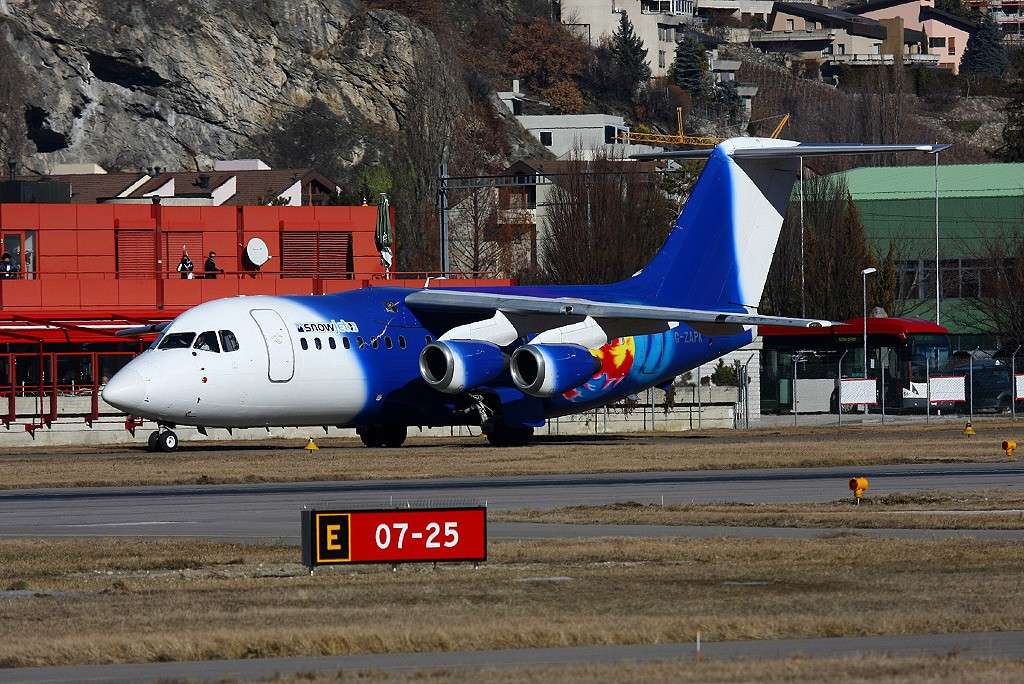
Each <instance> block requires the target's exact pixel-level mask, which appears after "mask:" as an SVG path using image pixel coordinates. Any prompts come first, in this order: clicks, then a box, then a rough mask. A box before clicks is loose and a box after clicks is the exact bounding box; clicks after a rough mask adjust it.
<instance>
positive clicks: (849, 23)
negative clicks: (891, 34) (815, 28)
mask: <svg viewBox="0 0 1024 684" xmlns="http://www.w3.org/2000/svg"><path fill="white" fill-rule="evenodd" d="M773 12H774V13H775V14H778V13H783V14H792V15H794V16H797V17H803V18H804V19H810V20H812V21H817V22H821V23H822V24H824V25H826V26H829V27H831V28H841V29H843V30H845V31H846V32H847V33H849V34H850V35H854V36H866V37H868V38H878V39H880V40H885V34H886V30H885V27H884V26H882V24H880V23H879V22H878V21H876V20H875V19H868V18H866V17H861V16H858V15H856V14H851V13H850V12H843V11H842V10H834V9H829V8H828V7H822V6H821V5H814V4H811V3H809V2H777V3H775V9H774V10H773Z"/></svg>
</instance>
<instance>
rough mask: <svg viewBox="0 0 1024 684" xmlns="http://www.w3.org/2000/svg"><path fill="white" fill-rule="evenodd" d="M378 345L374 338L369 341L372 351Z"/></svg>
mask: <svg viewBox="0 0 1024 684" xmlns="http://www.w3.org/2000/svg"><path fill="white" fill-rule="evenodd" d="M379 344H380V342H378V340H377V338H376V337H374V338H373V339H372V340H370V346H371V347H373V348H374V349H376V348H377V346H378V345H379Z"/></svg>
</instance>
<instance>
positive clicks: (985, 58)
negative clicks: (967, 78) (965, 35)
mask: <svg viewBox="0 0 1024 684" xmlns="http://www.w3.org/2000/svg"><path fill="white" fill-rule="evenodd" d="M1009 63H1010V58H1009V55H1007V54H1006V46H1005V45H1003V38H1002V34H1001V33H1000V31H999V25H998V24H996V22H995V21H993V20H992V17H991V16H990V15H988V14H986V15H985V17H984V18H982V20H981V23H980V24H979V25H978V30H976V31H975V32H974V33H972V34H971V37H970V39H969V40H968V41H967V50H966V52H964V58H963V59H962V60H961V61H960V72H961V73H963V74H968V75H976V76H995V77H996V78H1000V77H1002V75H1003V74H1004V73H1006V67H1007V65H1009Z"/></svg>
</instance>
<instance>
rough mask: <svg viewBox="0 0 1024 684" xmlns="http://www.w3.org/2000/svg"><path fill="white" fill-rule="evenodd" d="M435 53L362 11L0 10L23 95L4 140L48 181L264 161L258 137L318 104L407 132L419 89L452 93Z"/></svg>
mask: <svg viewBox="0 0 1024 684" xmlns="http://www.w3.org/2000/svg"><path fill="white" fill-rule="evenodd" d="M438 53H439V50H438V47H437V43H436V41H435V39H434V37H433V34H432V33H430V32H429V31H427V30H425V29H423V28H422V27H420V26H419V25H417V24H415V23H414V22H412V21H410V20H408V19H406V18H405V17H403V16H401V15H399V14H395V13H393V12H386V11H370V12H367V11H365V10H364V9H363V8H362V7H361V6H360V4H359V3H358V2H357V1H356V0H203V1H201V2H200V1H198V0H147V2H132V1H131V0H76V1H75V2H64V1H62V0H0V62H2V64H0V70H2V71H6V72H7V75H6V76H5V77H0V78H6V79H7V85H11V84H12V83H13V84H15V85H19V84H20V85H21V86H22V87H21V88H11V87H8V88H6V90H7V91H8V92H7V94H6V95H5V96H0V97H6V99H7V101H6V102H2V101H0V113H2V114H3V118H2V119H0V127H2V128H3V129H4V130H0V140H2V139H3V135H6V136H7V137H8V140H9V141H10V140H12V139H14V138H17V139H19V140H21V141H22V143H23V144H22V145H21V149H20V150H19V149H17V147H18V145H17V143H15V145H14V149H13V151H14V152H21V153H22V155H23V158H24V159H28V160H29V164H30V166H32V167H33V168H35V169H36V170H38V171H42V172H46V171H48V170H50V169H51V167H52V166H53V164H55V163H58V162H96V163H99V164H101V165H102V166H104V167H106V168H107V169H108V170H115V169H139V168H145V167H150V166H162V167H165V168H186V169H188V168H195V167H196V165H198V166H200V167H208V166H209V165H210V164H211V163H212V161H213V160H215V159H223V158H232V157H235V156H237V155H238V153H239V152H241V151H245V152H249V153H252V152H257V153H258V151H259V150H252V149H247V146H248V145H250V141H251V140H253V139H259V138H260V136H264V138H265V137H266V136H267V135H272V134H273V131H274V130H275V126H278V125H279V122H280V121H281V120H282V119H284V118H285V117H287V116H288V115H290V114H294V112H296V111H302V110H312V109H314V105H315V108H318V109H316V111H322V112H327V113H329V115H330V116H331V117H332V119H333V120H335V121H336V122H338V123H339V124H341V125H344V124H345V123H350V124H351V125H352V126H359V127H373V128H375V129H377V130H383V131H398V130H400V129H401V128H402V127H403V126H405V125H406V123H407V118H408V116H409V112H410V107H411V106H412V104H414V102H415V101H416V98H417V97H418V96H420V95H421V93H422V89H423V88H425V87H433V88H446V87H448V84H447V83H445V82H444V78H443V75H442V76H438V73H439V70H438V69H437V65H436V60H437V59H438ZM9 66H10V67H11V68H10V69H9V68H8V67H9ZM424 74H431V76H430V77H429V78H425V76H424ZM425 80H426V81H432V82H429V83H428V82H425ZM0 85H3V84H0ZM22 113H23V118H24V120H23V121H22V120H21V116H22ZM18 129H20V132H19V130H18ZM26 137H27V142H25V139H26ZM306 143H307V144H308V145H310V146H315V145H316V144H317V141H312V140H311V141H306ZM352 146H353V149H352V150H351V154H352V158H353V159H355V158H356V157H358V156H359V154H360V152H359V150H358V149H355V148H356V147H357V143H356V142H353V143H352ZM8 149H9V151H10V150H11V145H10V144H9V145H8Z"/></svg>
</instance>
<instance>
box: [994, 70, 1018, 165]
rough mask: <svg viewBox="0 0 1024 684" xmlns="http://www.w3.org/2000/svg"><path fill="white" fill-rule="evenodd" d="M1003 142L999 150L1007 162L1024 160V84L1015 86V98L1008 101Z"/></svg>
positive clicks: (1001, 156)
mask: <svg viewBox="0 0 1024 684" xmlns="http://www.w3.org/2000/svg"><path fill="white" fill-rule="evenodd" d="M1003 111H1005V112H1006V125H1005V126H1003V144H1002V146H1001V147H1000V148H999V150H998V154H999V158H1000V159H1002V160H1003V161H1005V162H1024V84H1020V83H1019V84H1017V85H1016V86H1015V87H1014V92H1013V99H1012V100H1010V101H1009V102H1007V103H1006V107H1005V108H1004V109H1003Z"/></svg>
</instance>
